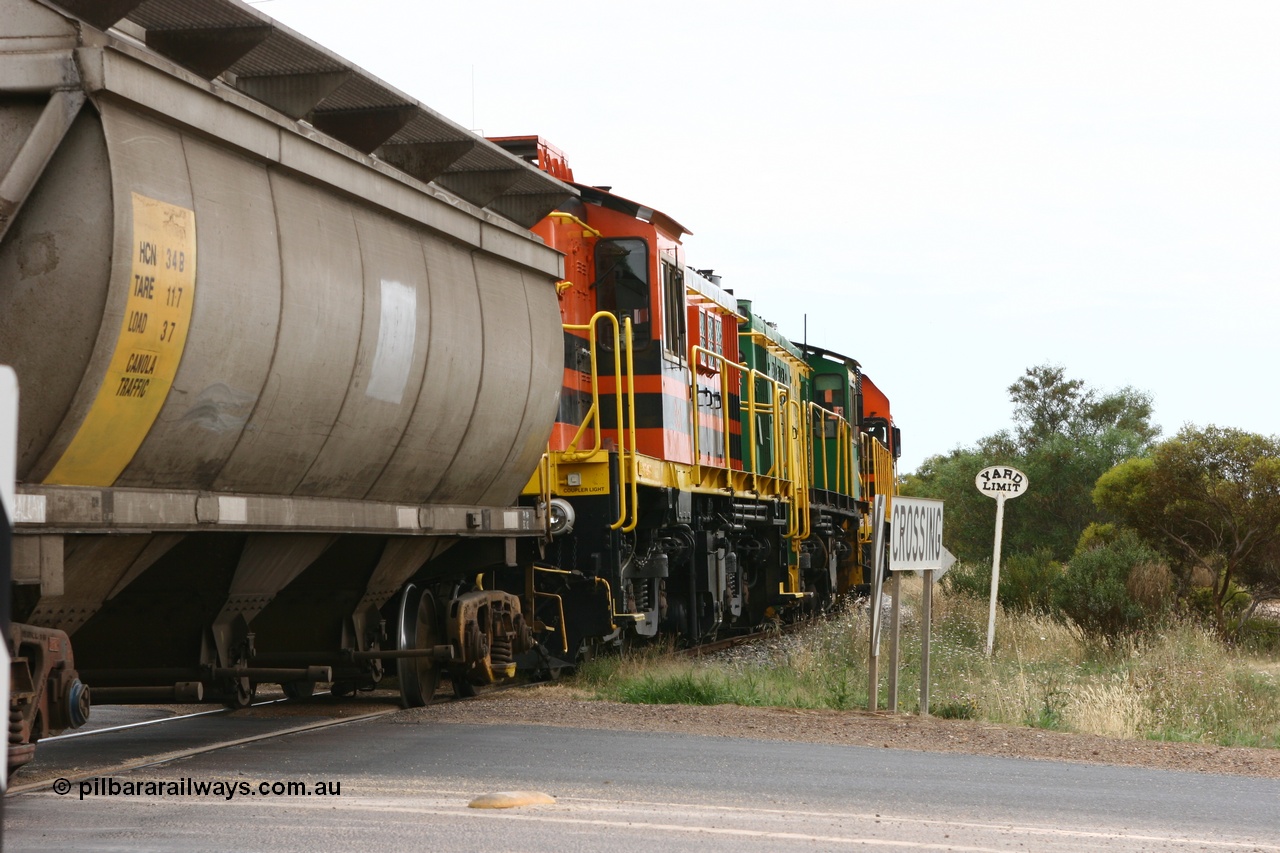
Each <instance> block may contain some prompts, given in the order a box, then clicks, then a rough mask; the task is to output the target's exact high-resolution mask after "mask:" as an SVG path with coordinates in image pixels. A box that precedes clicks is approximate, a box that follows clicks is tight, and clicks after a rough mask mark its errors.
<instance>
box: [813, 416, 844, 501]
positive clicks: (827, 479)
mask: <svg viewBox="0 0 1280 853" xmlns="http://www.w3.org/2000/svg"><path fill="white" fill-rule="evenodd" d="M808 407H809V418H810V422H811V423H812V422H813V421H814V420H817V423H816V424H814V425H813V427H812V429H813V432H814V433H815V434H817V435H818V437H816V438H814V439H813V440H814V441H815V442H821V444H822V487H823V488H824V489H826V490H827V491H838V492H840V493H841V494H851V493H852V485H853V453H852V451H853V433H852V428H851V427H850V425H849V421H847V420H846V419H845V418H843V417H841V416H840V415H837V414H836V413H835V412H833V411H831V410H829V409H826V408H824V407H822V406H821V405H819V404H818V403H814V402H810V403H809V404H808ZM815 414H816V415H818V418H816V419H815V418H814V415H815ZM827 421H834V422H835V425H836V430H835V432H836V434H835V441H836V460H835V467H836V483H835V487H834V488H832V485H831V474H830V468H829V464H828V463H829V460H828V457H827ZM815 464H816V463H815ZM811 482H812V480H811Z"/></svg>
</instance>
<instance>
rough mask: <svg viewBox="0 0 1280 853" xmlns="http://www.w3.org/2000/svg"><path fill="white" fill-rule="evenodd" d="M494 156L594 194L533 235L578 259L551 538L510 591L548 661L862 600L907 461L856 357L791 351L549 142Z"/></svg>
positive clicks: (645, 216) (538, 482)
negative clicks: (875, 534)
mask: <svg viewBox="0 0 1280 853" xmlns="http://www.w3.org/2000/svg"><path fill="white" fill-rule="evenodd" d="M493 141H495V142H496V143H497V144H499V145H501V146H502V147H504V148H506V149H507V150H508V151H510V152H512V153H514V154H517V155H518V156H521V157H523V158H524V159H526V160H528V161H529V162H532V163H534V164H536V165H538V166H539V167H540V168H542V169H544V170H546V171H548V172H550V173H551V174H553V175H555V176H556V177H558V178H560V179H562V180H565V181H567V182H570V183H572V185H573V186H574V187H575V188H576V189H577V190H578V191H579V193H580V195H579V196H578V197H577V198H574V199H573V200H571V201H570V202H569V203H567V204H565V205H563V206H562V207H561V209H559V210H557V211H555V212H553V213H551V214H550V215H549V216H547V217H546V218H545V219H543V220H542V221H541V222H540V223H538V224H537V225H535V226H534V228H533V230H534V232H535V233H537V234H538V235H539V236H541V237H542V238H543V239H544V240H545V241H546V243H547V245H549V246H551V247H552V248H554V249H556V250H558V251H560V252H562V253H563V254H564V256H565V277H564V280H563V281H561V282H560V283H559V285H558V286H557V289H558V295H559V303H560V311H561V319H562V321H563V323H564V381H563V385H562V387H561V396H560V403H559V408H558V413H557V419H556V424H555V428H554V430H553V432H552V437H551V441H550V445H549V447H548V451H547V454H546V455H545V456H544V458H543V460H542V463H541V465H540V466H539V468H538V471H537V472H536V473H535V474H534V476H533V477H532V479H531V480H530V482H529V484H528V486H526V488H525V490H524V498H523V500H524V501H525V502H526V503H528V504H533V505H537V506H541V507H544V508H545V510H546V515H547V519H548V535H547V537H546V538H545V539H544V540H542V541H541V542H537V543H532V542H530V543H527V544H526V545H525V549H526V550H525V553H524V554H523V559H522V560H520V563H521V565H522V568H521V569H520V570H519V571H516V572H510V573H509V574H508V575H507V577H506V580H505V582H501V581H500V584H501V585H503V586H506V587H509V588H512V589H513V590H514V589H515V588H517V587H518V588H519V590H520V592H521V593H522V594H523V595H524V596H526V601H525V606H526V608H531V612H532V613H533V614H534V620H533V622H534V625H535V627H538V628H540V630H541V631H542V632H543V637H544V646H545V647H546V648H548V650H549V651H550V652H551V653H552V654H553V655H559V656H564V658H565V659H568V660H572V659H573V658H574V657H575V656H576V655H577V654H578V652H579V651H580V650H581V649H582V648H583V644H584V643H591V642H596V641H600V640H614V639H621V638H626V637H638V638H645V637H655V636H658V635H660V634H661V635H672V636H678V637H681V638H683V639H684V641H687V642H697V641H700V640H703V639H706V638H709V637H712V636H716V635H723V634H725V633H730V632H738V631H747V630H752V629H755V628H756V627H758V626H760V625H762V624H765V623H767V622H770V621H778V620H790V619H793V618H795V617H796V616H798V615H800V614H801V613H803V612H806V611H813V610H815V609H818V608H820V607H822V606H824V605H826V604H827V603H828V602H830V601H831V599H832V598H833V597H834V596H836V595H839V594H842V593H847V592H850V591H857V590H859V589H860V588H865V581H866V580H867V579H869V578H870V574H869V571H870V569H869V566H868V562H869V553H870V550H869V547H868V546H869V542H870V538H871V531H870V527H869V521H868V519H869V511H868V510H869V501H870V499H871V497H872V496H873V495H874V494H876V493H877V490H879V491H882V492H884V493H885V494H891V493H892V491H893V483H894V460H895V459H896V457H897V455H898V453H899V452H900V448H899V446H898V445H899V433H898V430H897V428H896V427H895V426H894V425H893V420H892V415H891V414H890V411H889V403H888V399H887V398H886V397H885V396H884V395H883V394H882V393H880V391H879V390H878V389H877V388H876V387H875V386H874V385H873V384H872V383H871V382H870V380H868V379H867V378H866V377H865V376H863V374H862V372H861V368H860V366H859V364H858V362H857V361H855V360H853V359H851V358H848V357H845V356H842V355H839V354H837V353H833V352H830V351H827V350H824V349H820V348H818V347H810V346H807V345H806V346H797V345H795V344H794V343H792V342H791V341H789V340H787V339H786V338H785V337H784V336H783V335H782V334H781V333H780V332H779V331H778V330H777V329H776V328H775V327H774V325H773V324H771V323H769V322H767V321H766V320H765V319H763V318H762V317H760V316H759V315H757V314H756V313H754V309H753V305H752V303H751V302H750V301H747V300H744V299H739V298H737V297H736V296H735V295H734V293H733V292H732V291H731V290H728V289H726V288H725V287H724V286H722V283H721V280H720V277H719V276H717V275H715V274H714V272H713V271H712V270H709V269H704V268H698V267H695V266H692V265H691V264H690V263H689V261H688V259H687V258H686V255H685V247H684V245H683V242H682V241H683V239H684V238H685V237H686V236H688V235H689V234H690V232H689V231H688V229H686V228H685V227H684V226H682V225H681V224H680V223H679V222H677V221H676V220H674V219H673V218H671V217H670V216H667V215H666V214H664V213H662V212H660V211H657V210H654V209H652V208H650V207H647V206H645V205H643V204H640V203H637V202H634V201H631V200H629V199H626V198H624V197H622V196H619V195H616V194H614V193H613V192H611V191H610V189H608V188H602V187H596V186H588V185H585V184H580V183H576V182H573V175H572V172H571V171H570V170H569V168H568V165H567V163H566V161H565V158H564V156H563V155H562V154H561V153H560V152H559V151H557V150H556V149H555V148H553V147H552V146H551V145H549V144H548V143H547V142H546V141H545V140H543V139H541V138H539V137H509V138H501V139H495V140H493ZM890 511H891V510H890Z"/></svg>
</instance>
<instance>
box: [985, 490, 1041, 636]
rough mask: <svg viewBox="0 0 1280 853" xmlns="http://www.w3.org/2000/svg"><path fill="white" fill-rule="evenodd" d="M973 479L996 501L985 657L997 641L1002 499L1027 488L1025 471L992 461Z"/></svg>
mask: <svg viewBox="0 0 1280 853" xmlns="http://www.w3.org/2000/svg"><path fill="white" fill-rule="evenodd" d="M973 483H974V485H975V486H977V487H978V491H980V492H982V493H983V494H984V495H986V496H987V497H989V498H995V501H996V542H995V548H994V550H993V553H992V555H991V607H990V610H989V612H988V615H987V657H991V650H992V648H993V647H994V646H995V641H996V590H998V589H999V588H1000V538H1001V536H1002V535H1003V533H1004V502H1005V500H1006V499H1007V498H1016V497H1017V496H1018V495H1020V494H1023V493H1024V492H1025V491H1026V490H1027V486H1028V481H1027V475H1026V474H1024V473H1022V472H1021V471H1019V470H1018V469H1017V468H1010V467H1008V466H1005V465H992V466H991V467H989V468H983V469H982V470H981V471H979V472H978V476H976V477H974V478H973Z"/></svg>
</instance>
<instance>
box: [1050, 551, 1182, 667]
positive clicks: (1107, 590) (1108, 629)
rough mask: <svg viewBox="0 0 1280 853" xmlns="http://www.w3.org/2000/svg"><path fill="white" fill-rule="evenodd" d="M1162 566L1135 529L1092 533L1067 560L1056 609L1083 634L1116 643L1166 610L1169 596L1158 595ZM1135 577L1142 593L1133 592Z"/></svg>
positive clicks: (1055, 604) (1057, 585)
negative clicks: (1105, 533)
mask: <svg viewBox="0 0 1280 853" xmlns="http://www.w3.org/2000/svg"><path fill="white" fill-rule="evenodd" d="M1081 538H1082V539H1084V538H1085V537H1081ZM1161 565H1162V564H1161V563H1160V558H1159V555H1158V554H1156V552H1155V551H1153V550H1151V548H1149V547H1147V546H1146V545H1144V544H1143V543H1142V542H1141V541H1140V540H1139V539H1138V536H1137V534H1136V533H1134V532H1133V531H1130V530H1124V529H1121V530H1118V531H1116V532H1115V533H1114V535H1111V536H1103V537H1099V536H1094V537H1092V542H1091V545H1090V546H1086V547H1085V548H1084V549H1083V550H1080V551H1077V553H1076V555H1075V556H1074V557H1072V558H1071V561H1070V562H1069V563H1067V566H1066V569H1065V571H1064V572H1063V573H1062V576H1061V577H1060V578H1059V581H1058V583H1057V584H1056V586H1055V589H1054V592H1053V606H1054V611H1055V613H1057V614H1058V616H1059V617H1060V618H1063V619H1066V620H1067V621H1070V622H1073V623H1074V624H1076V625H1078V626H1079V627H1080V629H1081V630H1082V631H1084V632H1085V634H1087V635H1090V636H1094V637H1097V638H1099V639H1102V640H1104V641H1106V642H1107V643H1108V644H1110V645H1114V644H1115V643H1116V642H1117V641H1119V640H1120V639H1121V638H1123V637H1125V636H1126V635H1129V634H1132V633H1134V632H1137V631H1139V630H1141V629H1143V628H1146V627H1149V626H1150V625H1151V624H1152V623H1154V622H1155V621H1157V620H1158V619H1159V618H1161V617H1162V616H1163V615H1164V613H1165V611H1166V610H1167V607H1168V596H1167V595H1164V596H1159V595H1156V594H1154V593H1156V592H1158V590H1159V588H1160V578H1161V577H1162V576H1163V575H1167V573H1168V568H1167V567H1165V568H1164V569H1163V573H1162V572H1161V571H1160V568H1159V567H1160V566H1161ZM1139 567H1142V568H1139ZM1135 574H1136V577H1135ZM1131 580H1132V581H1133V583H1132V586H1133V588H1134V589H1135V590H1136V591H1137V592H1138V593H1139V597H1135V595H1134V594H1133V593H1132V592H1131V591H1130V586H1131V584H1130V582H1131Z"/></svg>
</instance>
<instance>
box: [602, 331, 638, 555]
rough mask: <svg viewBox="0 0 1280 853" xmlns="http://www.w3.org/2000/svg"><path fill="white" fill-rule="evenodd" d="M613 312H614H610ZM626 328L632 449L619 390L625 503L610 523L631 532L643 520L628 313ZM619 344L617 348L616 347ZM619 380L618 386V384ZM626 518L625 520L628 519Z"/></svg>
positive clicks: (621, 501) (620, 488) (620, 458)
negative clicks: (626, 439)
mask: <svg viewBox="0 0 1280 853" xmlns="http://www.w3.org/2000/svg"><path fill="white" fill-rule="evenodd" d="M610 316H612V315H610ZM622 332H623V342H624V344H623V345H624V346H626V348H627V424H628V426H627V432H628V433H629V438H630V439H631V441H630V449H628V444H627V443H626V442H624V441H623V440H622V400H621V398H622V395H621V394H617V395H616V396H617V397H618V398H619V400H618V477H619V479H620V480H621V481H622V482H620V483H619V484H618V491H619V492H620V493H621V497H620V498H619V501H618V502H619V504H621V513H620V514H619V516H618V520H617V521H616V522H614V523H613V524H611V525H609V529H610V530H617V529H618V528H619V527H621V528H622V532H623V533H630V532H631V531H633V530H635V529H636V524H637V523H639V521H640V512H639V509H638V508H639V506H640V496H639V492H638V490H639V485H638V484H639V481H640V461H639V459H637V458H636V370H635V358H634V352H635V351H634V350H633V349H632V347H631V318H630V317H627V318H626V319H625V320H623V321H622ZM615 340H616V338H615ZM616 349H617V348H616V347H615V351H616ZM617 387H618V386H617V384H615V385H614V388H617ZM628 480H630V489H631V521H629V522H628V521H626V517H627V502H626V493H627V488H628V482H627V481H628ZM624 522H625V523H624Z"/></svg>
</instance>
